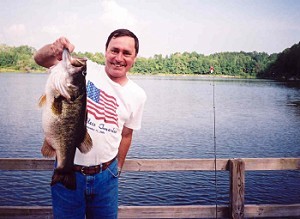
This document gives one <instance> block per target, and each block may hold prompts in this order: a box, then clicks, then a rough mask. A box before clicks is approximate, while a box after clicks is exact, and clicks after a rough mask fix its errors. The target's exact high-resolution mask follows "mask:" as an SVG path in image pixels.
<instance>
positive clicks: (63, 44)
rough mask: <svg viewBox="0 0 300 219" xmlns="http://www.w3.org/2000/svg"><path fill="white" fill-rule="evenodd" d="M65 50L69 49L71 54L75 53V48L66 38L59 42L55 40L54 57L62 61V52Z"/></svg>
mask: <svg viewBox="0 0 300 219" xmlns="http://www.w3.org/2000/svg"><path fill="white" fill-rule="evenodd" d="M64 48H66V49H68V50H69V52H70V53H71V52H73V51H74V48H75V46H74V45H73V44H71V43H70V41H69V40H68V39H67V38H66V37H60V38H58V39H57V40H55V42H54V43H52V44H51V49H52V51H53V55H54V56H55V57H56V59H57V60H59V61H60V60H61V59H62V52H63V50H64Z"/></svg>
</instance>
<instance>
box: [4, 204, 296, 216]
mask: <svg viewBox="0 0 300 219" xmlns="http://www.w3.org/2000/svg"><path fill="white" fill-rule="evenodd" d="M228 215H229V208H228V207H226V206H224V205H222V206H218V218H228ZM0 217H1V218H8V219H10V218H11V219H12V218H13V219H17V218H18V219H19V218H20V219H23V218H35V219H44V218H52V217H53V216H52V207H51V206H0ZM245 217H246V218H264V217H278V218H280V217H294V218H299V217H300V204H289V205H279V204H276V205H245ZM119 218H132V219H134V218H141V219H142V218H215V206H212V205H207V206H206V205H186V206H119Z"/></svg>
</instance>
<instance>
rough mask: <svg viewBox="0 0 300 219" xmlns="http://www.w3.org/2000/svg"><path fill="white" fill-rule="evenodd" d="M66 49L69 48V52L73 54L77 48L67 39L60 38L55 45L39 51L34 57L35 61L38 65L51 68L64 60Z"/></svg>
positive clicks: (49, 45)
mask: <svg viewBox="0 0 300 219" xmlns="http://www.w3.org/2000/svg"><path fill="white" fill-rule="evenodd" d="M64 48H67V49H68V50H69V52H73V51H74V48H75V46H74V45H73V44H71V43H70V41H69V40H68V39H67V38H66V37H60V38H58V39H57V40H55V42H54V43H52V44H47V45H45V46H44V47H42V48H41V49H39V50H38V51H37V52H36V54H35V55H34V60H35V62H36V63H37V64H38V65H40V66H43V67H45V68H50V67H51V66H53V65H55V64H57V63H58V62H59V61H60V60H61V59H62V52H63V49H64Z"/></svg>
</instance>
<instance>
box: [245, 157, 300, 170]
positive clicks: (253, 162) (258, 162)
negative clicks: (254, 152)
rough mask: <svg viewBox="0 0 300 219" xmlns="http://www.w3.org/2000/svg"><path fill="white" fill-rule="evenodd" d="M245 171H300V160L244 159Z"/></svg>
mask: <svg viewBox="0 0 300 219" xmlns="http://www.w3.org/2000/svg"><path fill="white" fill-rule="evenodd" d="M242 159H243V160H244V162H245V170H300V158H242Z"/></svg>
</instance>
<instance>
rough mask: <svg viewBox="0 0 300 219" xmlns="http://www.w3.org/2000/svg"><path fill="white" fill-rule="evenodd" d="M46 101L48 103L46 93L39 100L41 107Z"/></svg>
mask: <svg viewBox="0 0 300 219" xmlns="http://www.w3.org/2000/svg"><path fill="white" fill-rule="evenodd" d="M45 103H46V95H45V94H44V95H42V96H41V97H40V100H39V107H42V106H44V104H45Z"/></svg>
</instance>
